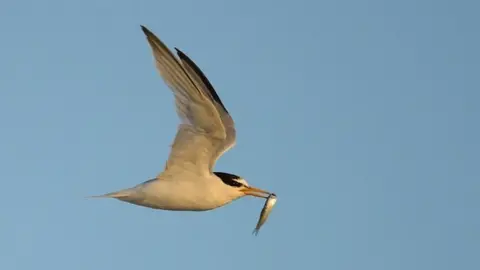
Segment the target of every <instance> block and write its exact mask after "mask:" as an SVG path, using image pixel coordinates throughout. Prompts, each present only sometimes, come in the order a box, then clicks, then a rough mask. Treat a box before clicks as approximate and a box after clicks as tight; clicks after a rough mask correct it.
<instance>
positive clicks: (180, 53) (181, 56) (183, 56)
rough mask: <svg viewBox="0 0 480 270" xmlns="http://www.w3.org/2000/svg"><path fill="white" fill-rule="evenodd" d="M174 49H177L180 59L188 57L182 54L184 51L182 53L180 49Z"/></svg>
mask: <svg viewBox="0 0 480 270" xmlns="http://www.w3.org/2000/svg"><path fill="white" fill-rule="evenodd" d="M174 48H175V51H176V52H177V55H178V57H180V58H185V56H186V55H185V53H184V52H182V51H181V50H180V49H179V48H177V47H174Z"/></svg>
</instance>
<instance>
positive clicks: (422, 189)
mask: <svg viewBox="0 0 480 270" xmlns="http://www.w3.org/2000/svg"><path fill="white" fill-rule="evenodd" d="M227 2H228V3H227ZM479 9H480V4H479V2H478V1H473V0H472V1H433V0H432V1H419V0H407V1H373V0H370V1H356V0H344V1H333V0H327V1H316V0H315V1H314V0H312V1H281V0H280V1H279V0H271V1H256V0H245V1H223V0H217V1H206V0H203V1H198V0H188V1H187V0H176V1H113V0H109V1H93V0H85V1H61V0H56V1H53V0H50V1H33V0H30V1H13V0H10V1H2V4H1V8H0V33H1V41H0V42H1V43H0V44H1V50H0V128H1V132H0V164H1V170H0V179H1V180H0V181H1V190H2V191H1V196H0V203H1V218H0V269H21V270H23V269H62V270H63V269H69V270H76V269H78V270H90V269H92V270H93V269H117V270H124V269H200V270H203V269H205V270H206V269H208V270H210V269H277V270H291V269H329V270H330V269H339V270H340V269H341V270H353V269H354V270H377V269H378V270H397V269H398V270H406V269H408V270H413V269H419V270H425V269H435V270H443V269H445V270H451V269H462V270H466V269H472V270H473V269H480V259H479V258H478V254H479V253H478V251H479V250H480V229H479V228H480V217H479V212H478V211H479V206H480V196H479V195H480V182H479V169H478V168H479V167H477V166H479V165H480V163H479V160H480V157H479V152H480V143H479V138H480V125H479V123H480V122H479V121H480V120H479V117H480V111H479V107H478V104H479V102H480V93H479V91H480V83H479V71H480V65H479V62H480V54H479V48H480V36H479V34H478V27H479V25H480V19H479V17H478V10H479ZM140 24H144V25H146V26H147V27H149V28H150V29H151V30H152V31H153V32H154V33H156V34H157V35H158V36H159V37H160V38H161V39H162V40H164V41H165V42H166V44H167V45H168V46H170V48H173V47H174V46H176V47H179V48H181V49H182V50H184V51H185V52H186V53H187V54H188V55H189V56H190V57H192V58H193V60H194V61H196V62H197V64H198V65H199V66H200V67H201V68H202V69H203V70H204V72H205V73H206V74H207V76H208V77H209V78H210V80H211V81H212V83H213V84H214V86H215V87H216V89H217V91H218V92H219V94H220V96H221V97H222V99H223V101H224V103H225V104H226V106H227V107H228V109H229V110H230V112H231V114H232V115H233V117H234V119H235V121H236V124H237V129H238V144H237V146H236V147H235V148H234V149H232V150H231V151H230V152H228V153H227V154H226V155H224V156H223V158H222V159H221V160H220V161H219V162H218V163H217V166H216V170H218V171H225V172H233V173H235V174H238V175H241V176H243V177H245V178H246V179H247V180H248V181H249V182H250V183H251V184H254V185H256V186H259V187H261V188H265V189H268V190H272V191H274V192H276V193H277V195H278V196H279V201H278V204H277V206H276V208H275V209H274V211H273V213H272V214H271V216H270V219H269V221H268V222H267V223H266V225H265V226H264V227H263V228H262V230H261V231H260V234H259V236H258V237H254V236H252V235H251V232H252V229H253V228H254V226H255V223H256V221H257V218H258V214H259V212H260V210H261V208H262V206H263V201H262V200H259V199H255V198H246V199H241V200H238V201H236V202H234V203H232V204H230V205H228V206H227V207H224V208H221V209H218V210H214V211H210V212H204V213H185V212H162V211H155V210H151V209H147V208H141V207H136V206H133V205H129V204H126V203H122V202H119V201H115V200H89V199H85V198H84V197H85V196H88V195H94V194H99V193H104V192H109V191H114V190H117V189H120V188H125V187H130V186H132V185H135V184H137V183H140V182H142V181H145V180H147V179H149V178H152V177H154V176H155V175H156V174H157V173H158V172H159V171H160V170H161V169H162V168H163V166H164V164H165V160H166V158H167V155H168V152H169V145H170V143H171V142H172V140H173V137H174V135H175V132H176V126H177V123H178V120H177V116H176V114H175V111H174V107H173V98H172V95H171V93H170V91H169V90H168V89H167V87H166V85H165V84H164V83H163V81H162V80H161V78H160V77H159V76H158V75H157V72H156V70H155V68H154V65H153V60H152V55H151V51H150V48H149V47H148V44H147V42H146V40H145V38H144V36H143V33H142V32H141V30H140V27H139V25H140Z"/></svg>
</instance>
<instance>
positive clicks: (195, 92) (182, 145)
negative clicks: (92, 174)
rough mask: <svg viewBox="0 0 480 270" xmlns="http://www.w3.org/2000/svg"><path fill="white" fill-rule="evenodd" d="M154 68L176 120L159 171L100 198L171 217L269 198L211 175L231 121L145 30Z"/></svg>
mask: <svg viewBox="0 0 480 270" xmlns="http://www.w3.org/2000/svg"><path fill="white" fill-rule="evenodd" d="M141 28H142V30H143V33H144V34H145V36H146V38H147V41H148V43H149V45H150V47H151V49H152V52H153V56H154V57H153V58H154V60H155V65H156V68H157V69H158V72H159V73H160V76H161V77H162V78H163V80H164V81H165V83H166V84H167V85H168V87H169V88H170V90H171V91H172V92H173V94H174V97H175V106H176V111H177V114H178V116H179V118H180V120H181V123H180V125H179V126H178V131H177V134H176V136H175V139H174V141H173V144H172V146H171V151H170V155H169V157H168V160H167V163H166V165H165V168H164V171H163V172H161V173H160V174H158V175H157V177H156V178H154V179H151V180H148V181H145V182H143V183H141V184H138V185H136V186H134V187H132V188H127V189H123V190H120V191H117V192H112V193H107V194H104V195H100V196H94V197H103V198H115V199H118V200H121V201H124V202H128V203H132V204H135V205H139V206H144V207H150V208H154V209H161V210H171V211H206V210H212V209H215V208H218V207H221V206H224V205H226V204H228V203H230V202H232V201H234V200H236V199H239V198H241V197H244V196H247V195H250V196H255V197H260V198H265V199H266V198H268V197H269V196H270V194H271V193H270V192H267V191H265V190H262V189H259V188H256V187H252V186H250V185H249V184H248V183H247V181H246V180H245V179H243V178H242V177H240V176H237V175H235V174H230V173H225V172H213V171H212V170H213V167H214V165H215V162H216V161H217V159H218V158H219V157H220V156H221V155H222V154H223V153H225V152H226V151H228V150H229V149H230V148H232V147H233V146H234V145H235V141H236V132H235V125H234V122H233V119H232V117H231V116H230V114H229V112H228V111H227V108H225V106H224V105H223V103H222V101H221V100H220V97H219V96H218V95H217V93H216V92H215V90H214V88H213V86H212V84H211V83H210V82H209V80H208V79H207V78H206V76H205V75H204V74H203V72H202V71H201V70H200V68H198V67H197V65H196V64H195V63H194V62H193V61H192V60H191V59H190V58H189V57H188V56H187V55H186V54H185V53H183V52H182V51H181V50H179V49H178V48H175V50H176V53H177V56H178V58H177V57H175V55H174V54H173V53H172V52H171V51H170V50H169V49H168V48H167V46H165V44H164V43H163V42H162V41H160V39H159V38H158V37H157V36H155V34H153V33H152V32H151V31H150V30H148V29H147V28H146V27H145V26H141Z"/></svg>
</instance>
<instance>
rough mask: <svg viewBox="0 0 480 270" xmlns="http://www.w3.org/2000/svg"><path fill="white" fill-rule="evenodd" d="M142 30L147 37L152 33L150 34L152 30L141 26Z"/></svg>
mask: <svg viewBox="0 0 480 270" xmlns="http://www.w3.org/2000/svg"><path fill="white" fill-rule="evenodd" d="M140 28H142V31H143V33H144V34H145V35H151V34H152V32H150V30H148V28H147V27H145V26H143V25H140Z"/></svg>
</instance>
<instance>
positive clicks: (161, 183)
mask: <svg viewBox="0 0 480 270" xmlns="http://www.w3.org/2000/svg"><path fill="white" fill-rule="evenodd" d="M205 183H208V184H205ZM224 189H225V187H224V184H223V183H221V182H218V183H217V181H216V179H215V180H212V181H210V182H205V181H202V180H200V181H195V180H194V181H172V180H168V179H165V180H152V181H147V182H145V183H143V184H140V185H138V186H136V187H134V188H132V189H131V190H130V191H132V192H131V193H130V194H129V195H128V196H126V197H122V198H118V199H119V200H122V201H125V202H129V203H132V204H136V205H140V206H145V207H150V208H154V209H162V210H173V211H207V210H212V209H215V208H218V207H220V206H223V205H225V204H227V203H230V202H231V201H232V200H234V199H236V198H232V196H231V195H229V193H228V191H227V192H225V191H226V190H224Z"/></svg>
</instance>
